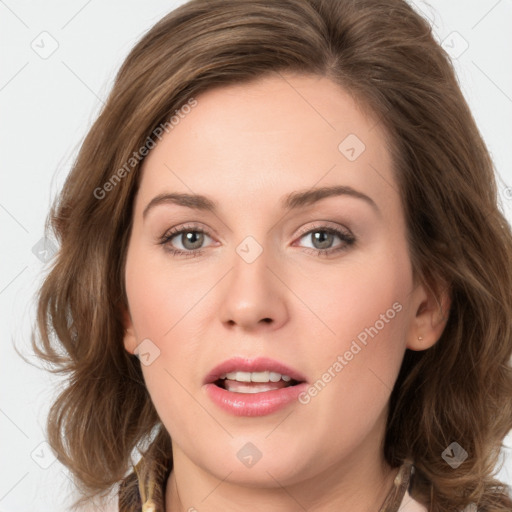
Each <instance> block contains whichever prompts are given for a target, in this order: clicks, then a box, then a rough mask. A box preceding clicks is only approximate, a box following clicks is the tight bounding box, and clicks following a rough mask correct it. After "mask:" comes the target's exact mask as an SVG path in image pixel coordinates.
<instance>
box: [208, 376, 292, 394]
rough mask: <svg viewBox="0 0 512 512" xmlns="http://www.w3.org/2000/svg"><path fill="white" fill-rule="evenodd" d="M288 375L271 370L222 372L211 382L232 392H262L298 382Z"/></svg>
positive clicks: (286, 386)
mask: <svg viewBox="0 0 512 512" xmlns="http://www.w3.org/2000/svg"><path fill="white" fill-rule="evenodd" d="M300 383H301V382H300V381H297V380H294V379H292V378H291V377H290V376H288V375H282V374H280V373H277V372H272V371H261V372H243V371H235V372H229V373H224V374H222V375H220V376H219V378H218V379H217V380H216V381H214V382H213V384H215V385H216V386H218V387H219V388H221V389H225V390H226V391H231V392H233V393H264V392H266V391H276V390H279V389H283V388H288V387H292V386H296V385H297V384H300Z"/></svg>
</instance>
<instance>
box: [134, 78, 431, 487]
mask: <svg viewBox="0 0 512 512" xmlns="http://www.w3.org/2000/svg"><path fill="white" fill-rule="evenodd" d="M285 78H286V79H285ZM196 100H197V105H196V106H195V107H194V108H192V109H190V111H189V113H188V114H187V115H185V116H183V118H182V119H181V120H180V123H179V124H177V125H176V126H175V127H174V128H173V129H172V130H170V131H169V132H168V133H166V134H165V135H164V136H163V137H162V139H161V141H160V142H159V143H158V144H157V145H156V147H155V148H154V149H152V150H151V152H150V154H149V155H148V157H147V158H146V160H145V162H144V165H143V170H142V179H141V183H140V189H139V191H138V194H137V196H136V200H135V207H134V218H133V228H132V232H131V235H130V241H129V247H128V253H127V261H126V273H125V279H126V290H127V296H128V306H129V315H128V316H127V318H128V317H129V318H128V319H127V334H126V337H125V347H126V349H127V350H128V351H130V352H132V353H133V352H139V354H140V357H141V362H142V370H143V374H144V378H145V382H146V385H147V387H148V390H149V393H150V395H151V399H152V401H153V403H154V405H155V407H156V410H157V412H158V414H159V416H160V418H161V420H162V422H163V424H164V425H165V427H166V428H167V430H168V431H169V433H170V435H171V438H172V440H173V453H174V458H175V467H179V464H182V465H186V464H188V465H189V466H191V465H192V466H194V467H197V468H201V470H203V471H206V472H207V473H209V474H211V475H213V476H215V477H217V478H219V479H223V478H225V477H226V475H227V474H228V473H229V479H230V480H231V481H233V482H246V483H247V482H250V483H251V485H266V486H271V485H274V484H273V483H272V479H271V478H269V474H270V475H272V477H273V478H274V479H275V481H279V483H280V485H293V484H298V483H300V482H301V481H303V480H304V479H307V478H312V477H314V476H317V475H322V474H326V473H328V472H329V471H330V469H332V468H333V467H340V468H343V467H345V468H346V467H349V466H350V467H353V465H354V463H355V462H356V461H360V460H369V459H370V458H372V457H375V456H377V455H376V454H378V456H379V457H380V452H381V446H380V443H381V439H382V434H383V432H384V425H385V419H386V414H387V404H388V400H389V396H390V393H391V390H392V388H393V384H394V382H395V380H396V377H397V374H398V371H399V368H400V364H401V361H402V358H403V355H404V351H405V349H406V347H407V346H411V343H412V342H411V339H412V338H413V337H414V336H418V335H420V334H424V335H425V336H426V334H425V333H418V332H416V330H415V329H417V327H418V315H417V310H418V306H419V304H420V303H421V301H422V300H423V298H424V297H423V295H422V291H421V289H419V288H417V287H415V286H414V283H413V278H412V269H411V263H410V259H409V253H408V247H407V243H406V228H405V219H404V214H403V211H402V207H401V202H400V196H399V194H398V192H397V191H398V185H397V182H396V180H395V178H394V175H393V169H392V162H391V159H390V154H389V151H388V147H387V143H386V135H385V133H384V132H383V131H382V129H381V125H379V123H378V121H377V120H376V119H374V118H372V117H368V116H366V115H365V114H364V113H363V111H362V110H360V109H359V108H358V106H357V104H356V103H355V102H354V100H353V99H352V97H351V96H349V95H348V94H347V93H346V92H345V91H344V90H343V89H341V88H340V87H339V86H338V85H336V84H334V83H333V82H331V81H330V80H328V79H326V78H323V77H316V76H315V77H312V76H303V75H291V74H288V75H283V76H282V77H281V76H280V77H275V78H265V79H261V80H258V81H256V82H252V83H250V84H239V85H235V86H229V87H222V88H217V89H214V90H211V91H208V92H206V93H204V94H202V95H200V96H198V97H197V98H196ZM198 196H201V197H198ZM412 348H414V347H412Z"/></svg>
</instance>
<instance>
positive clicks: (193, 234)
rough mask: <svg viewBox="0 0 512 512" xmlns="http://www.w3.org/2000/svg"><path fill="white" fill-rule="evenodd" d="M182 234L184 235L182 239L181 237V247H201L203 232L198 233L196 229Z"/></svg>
mask: <svg viewBox="0 0 512 512" xmlns="http://www.w3.org/2000/svg"><path fill="white" fill-rule="evenodd" d="M183 236H184V237H185V238H184V239H182V242H183V247H185V248H186V249H191V250H193V249H198V248H199V247H201V245H203V240H204V233H199V232H197V231H189V232H188V233H186V234H184V235H183ZM189 244H190V245H189Z"/></svg>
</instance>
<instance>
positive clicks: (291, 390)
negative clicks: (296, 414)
mask: <svg viewBox="0 0 512 512" xmlns="http://www.w3.org/2000/svg"><path fill="white" fill-rule="evenodd" d="M306 389H307V384H306V383H305V382H302V383H300V384H296V385H295V386H290V387H287V388H282V389H275V390H272V391H264V392H263V393H234V392H233V391H227V390H225V389H223V388H220V387H219V386H216V385H215V384H206V385H205V390H206V393H207V394H208V396H209V397H210V399H211V400H212V401H213V402H214V403H215V404H217V405H218V406H219V407H220V408H221V409H224V410H225V411H227V412H229V413H231V414H233V415H235V416H266V415H267V414H272V413H273V412H276V411H279V410H280V409H283V408H284V407H286V406H287V405H289V404H290V403H292V402H294V401H295V402H296V401H298V397H299V395H300V393H302V392H303V391H305V390H306Z"/></svg>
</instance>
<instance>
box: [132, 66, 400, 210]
mask: <svg viewBox="0 0 512 512" xmlns="http://www.w3.org/2000/svg"><path fill="white" fill-rule="evenodd" d="M195 99H196V101H197V104H196V106H195V107H194V108H191V109H187V112H188V113H186V114H185V113H182V114H181V116H180V121H179V123H178V124H177V125H175V126H174V127H173V128H172V129H171V130H170V131H169V132H168V133H166V134H165V135H164V136H163V137H162V139H161V141H160V142H158V144H157V145H156V147H155V148H154V149H152V150H151V152H150V153H149V155H148V156H147V158H146V160H145V162H144V165H143V169H142V172H143V176H142V181H141V187H140V191H139V192H140V195H141V196H143V198H144V200H145V201H146V202H147V201H149V200H150V199H151V197H152V196H154V195H157V194H159V193H162V192H171V191H177V192H184V193H198V194H203V195H208V196H212V197H213V198H218V199H219V200H222V199H224V198H226V197H229V198H233V197H238V198H239V199H240V204H245V205H246V206H247V205H252V206H254V207H256V206H257V203H259V202H260V201H261V202H262V203H263V202H264V201H265V200H271V201H273V202H278V201H279V200H280V198H281V197H282V196H283V195H284V194H286V193H288V192H290V191H292V190H296V189H303V188H308V187H314V186H333V185H339V184H343V185H346V186H350V187H354V188H358V189H364V193H367V194H377V195H379V194H378V193H379V190H380V191H381V190H382V189H383V187H387V188H388V189H389V191H393V190H394V191H395V192H396V186H395V184H394V179H393V173H392V164H391V159H390V154H389V150H388V147H387V138H386V133H385V132H384V130H383V127H382V126H381V125H380V124H379V123H378V120H377V119H376V118H375V117H373V116H371V115H368V114H367V113H365V112H364V111H363V109H362V108H361V107H360V106H359V105H358V104H357V103H356V102H355V101H354V99H353V98H352V96H351V95H350V94H348V93H347V92H346V91H345V90H343V89H342V88H341V87H340V86H339V85H337V84H335V83H333V82H332V81H330V80H329V79H327V78H325V77H318V76H305V75H294V74H277V73H276V74H275V75H273V76H271V77H265V78H263V79H259V80H256V81H254V82H250V83H244V84H236V85H230V86H223V87H217V88H215V89H212V90H209V91H207V92H205V93H202V94H201V95H199V96H198V97H197V98H195Z"/></svg>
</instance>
